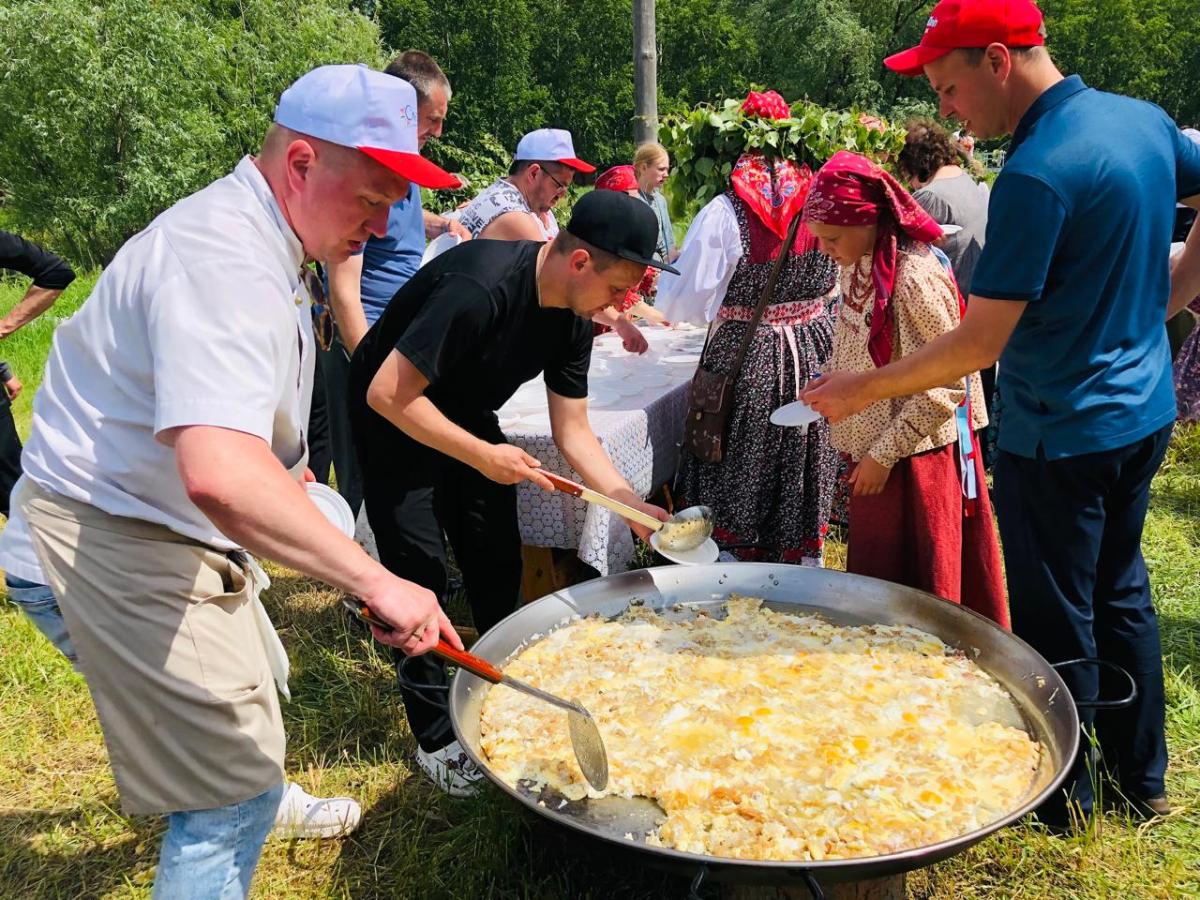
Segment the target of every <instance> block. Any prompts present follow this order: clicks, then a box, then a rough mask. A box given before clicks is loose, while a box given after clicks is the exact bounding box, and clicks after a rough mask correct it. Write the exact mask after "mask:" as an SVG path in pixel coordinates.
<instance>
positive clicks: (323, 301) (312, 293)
mask: <svg viewBox="0 0 1200 900" xmlns="http://www.w3.org/2000/svg"><path fill="white" fill-rule="evenodd" d="M300 274H301V277H302V279H303V281H304V289H305V290H306V291H308V297H309V299H310V300H311V301H312V306H311V307H310V309H311V311H312V320H313V335H314V336H315V337H316V339H317V344H318V346H320V348H321V349H322V350H328V349H329V348H330V347H332V346H333V308H332V307H331V306H330V305H329V296H328V295H327V294H326V293H325V280H324V279H323V278H322V277H321V274H320V273H319V272H317V271H315V270H314V269H311V268H309V267H308V266H305V267H304V268H303V269H301V270H300Z"/></svg>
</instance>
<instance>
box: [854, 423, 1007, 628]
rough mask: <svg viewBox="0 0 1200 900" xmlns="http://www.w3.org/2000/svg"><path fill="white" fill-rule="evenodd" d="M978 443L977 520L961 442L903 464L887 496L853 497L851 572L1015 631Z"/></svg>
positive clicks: (891, 478) (886, 488)
mask: <svg viewBox="0 0 1200 900" xmlns="http://www.w3.org/2000/svg"><path fill="white" fill-rule="evenodd" d="M975 443H976V446H975V453H974V464H975V478H976V483H977V484H978V486H979V497H978V499H977V500H976V501H975V508H974V510H973V513H972V515H969V516H968V515H965V505H966V501H965V499H964V498H963V494H962V486H961V483H960V481H959V469H958V467H959V462H958V445H957V444H947V445H946V446H944V447H938V448H937V449H936V450H930V451H928V452H926V453H918V454H917V455H915V456H910V457H907V458H905V459H902V460H900V461H899V462H898V463H896V465H895V466H893V467H892V472H891V474H890V475H889V476H888V480H887V483H886V484H885V485H884V488H883V491H882V493H879V494H875V495H873V496H862V497H855V496H851V497H850V516H849V518H850V529H849V547H848V555H847V560H846V571H848V572H853V573H855V574H856V575H870V576H871V577H873V578H882V579H884V580H885V581H892V582H895V583H897V584H904V585H908V586H909V587H915V588H919V589H920V590H923V591H928V592H929V593H931V594H936V595H937V596H939V597H944V598H946V599H947V600H952V601H954V602H955V603H961V604H963V605H964V606H966V607H967V608H968V609H971V610H974V611H975V612H977V613H980V614H981V615H984V616H987V617H988V618H989V619H991V620H992V621H993V622H996V623H998V624H1000V625H1002V626H1003V627H1005V628H1009V627H1010V625H1009V617H1008V600H1007V596H1006V594H1005V591H1004V570H1003V567H1002V566H1001V563H1000V542H999V540H998V539H997V537H996V525H995V522H994V521H993V519H992V503H991V499H990V498H989V497H988V491H987V482H986V481H984V473H983V463H982V461H981V459H980V454H979V447H978V441H977V440H976V442H975Z"/></svg>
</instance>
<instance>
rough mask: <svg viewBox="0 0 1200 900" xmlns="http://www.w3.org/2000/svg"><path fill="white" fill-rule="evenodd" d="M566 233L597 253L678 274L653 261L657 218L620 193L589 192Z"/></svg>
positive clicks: (664, 264) (640, 202) (656, 245)
mask: <svg viewBox="0 0 1200 900" xmlns="http://www.w3.org/2000/svg"><path fill="white" fill-rule="evenodd" d="M567 231H569V232H571V234H573V235H575V237H577V238H579V239H580V240H581V241H586V242H587V243H589V244H591V245H592V246H593V247H595V248H597V249H598V250H606V251H607V252H609V253H611V254H613V256H619V257H621V259H627V260H629V261H630V262H635V263H641V264H642V265H643V266H653V267H654V268H655V269H662V270H663V271H664V272H671V273H672V274H674V275H678V274H679V270H678V269H676V268H675V267H674V266H669V265H667V264H666V263H664V262H659V261H658V260H657V259H655V258H654V250H655V248H657V247H658V217H657V216H656V215H654V211H653V210H652V209H650V207H649V206H648V205H647V204H645V203H643V202H642V201H641V200H637V199H635V198H633V197H630V196H629V195H628V194H625V193H621V192H620V191H589V192H588V193H586V194H584V195H583V196H582V197H580V198H579V202H578V203H576V204H575V208H574V209H573V210H572V211H571V221H570V222H569V223H568V224H567Z"/></svg>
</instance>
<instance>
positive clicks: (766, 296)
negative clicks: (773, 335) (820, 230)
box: [729, 212, 800, 379]
mask: <svg viewBox="0 0 1200 900" xmlns="http://www.w3.org/2000/svg"><path fill="white" fill-rule="evenodd" d="M799 230H800V213H799V212H797V213H796V214H795V215H794V216H792V223H791V224H790V225H789V226H788V230H787V237H785V238H784V239H783V244H782V245H780V247H779V255H778V256H777V257H775V265H773V266H771V275H770V277H769V278H767V286H766V287H765V288H763V292H762V296H761V297H759V298H758V305H757V306H755V307H754V315H753V316H752V317H751V318H750V322H749V327H748V328H747V329H746V333H745V335H743V336H742V345H741V346H740V347H738V352H737V356H736V357H734V361H733V368H732V369H730V371H729V377H730V378H731V379H733V378H737V376H738V373H740V372H741V371H742V362H743V361H744V360H745V359H746V351H747V350H748V349H749V347H750V341H751V340H753V338H754V331H755V329H757V328H758V323H759V322H761V321H762V317H763V313H764V312H766V310H767V307H768V306H769V305H770V304H771V298H772V297H774V296H775V285H776V284H778V282H779V276H780V274H781V273H782V272H783V267H784V265H785V264H786V263H787V258H788V257H789V256H790V255H791V253H792V246H793V245H794V244H795V243H796V232H797V231H799Z"/></svg>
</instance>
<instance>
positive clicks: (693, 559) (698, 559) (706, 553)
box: [650, 531, 721, 566]
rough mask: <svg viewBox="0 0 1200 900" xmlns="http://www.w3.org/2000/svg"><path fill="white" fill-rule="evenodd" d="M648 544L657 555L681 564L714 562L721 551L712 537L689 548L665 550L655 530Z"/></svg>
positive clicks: (699, 564) (701, 564) (695, 564)
mask: <svg viewBox="0 0 1200 900" xmlns="http://www.w3.org/2000/svg"><path fill="white" fill-rule="evenodd" d="M650 546H651V547H653V548H654V552H655V553H657V554H658V555H659V556H662V557H663V558H665V559H669V560H670V561H671V562H673V563H678V564H679V565H681V566H704V565H708V564H709V563H714V562H716V561H717V556H718V555H719V554H720V552H721V550H720V548H719V547H717V542H716V541H714V540H713V539H712V538H705V540H704V543H703V544H701V545H700V546H699V547H695V548H693V549H691V550H667V549H665V548H664V547H663V545H662V541H661V540H660V539H659V533H658V532H657V531H655V532H653V533H652V534H651V535H650Z"/></svg>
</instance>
